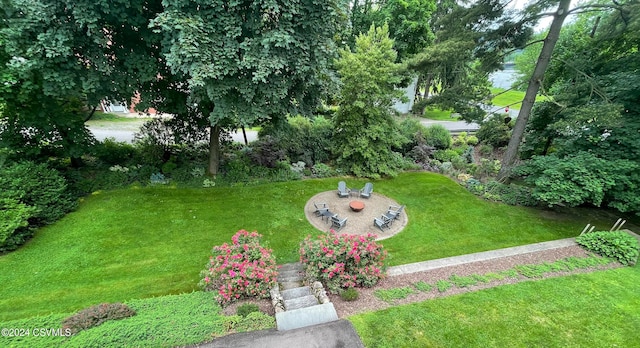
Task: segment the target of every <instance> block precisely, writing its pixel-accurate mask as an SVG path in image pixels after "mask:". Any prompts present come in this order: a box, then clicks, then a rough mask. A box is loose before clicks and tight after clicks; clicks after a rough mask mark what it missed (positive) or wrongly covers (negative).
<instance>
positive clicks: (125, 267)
mask: <svg viewBox="0 0 640 348" xmlns="http://www.w3.org/2000/svg"><path fill="white" fill-rule="evenodd" d="M338 180H339V179H335V178H333V179H315V180H304V181H295V182H285V183H273V184H266V185H254V186H236V187H220V188H210V189H178V188H172V187H147V188H136V187H134V188H130V189H124V190H115V191H108V192H96V193H94V194H93V195H91V196H89V197H87V198H85V199H84V201H83V202H82V203H81V205H80V208H79V209H78V210H77V211H75V212H73V213H71V214H69V215H67V216H66V217H65V218H63V219H62V220H60V221H59V222H57V223H56V224H54V225H51V226H49V227H46V228H43V229H42V230H40V231H39V232H38V233H37V234H36V236H35V237H34V238H33V239H32V240H31V241H30V242H29V243H27V244H26V245H25V246H23V247H22V248H21V249H20V250H18V251H16V252H13V253H10V254H7V255H4V256H1V257H0V268H2V269H3V270H9V271H8V272H7V271H5V272H2V274H0V282H1V283H2V284H3V287H2V288H1V289H0V313H1V314H0V320H2V321H3V322H7V321H9V320H16V319H24V320H21V321H19V322H18V323H29V324H32V323H35V322H37V320H36V319H28V318H30V317H33V316H39V315H45V317H44V318H43V319H42V320H46V318H53V317H55V318H58V319H56V320H60V319H59V318H60V317H61V314H60V313H71V312H73V311H76V310H79V309H81V308H86V307H88V306H91V305H94V304H97V303H103V302H117V301H133V300H135V299H144V298H150V297H156V296H163V295H171V294H183V293H190V292H192V291H194V290H197V287H196V284H197V282H198V280H199V272H200V270H201V269H202V268H203V267H204V265H205V263H206V261H207V258H208V255H209V249H210V248H211V247H212V246H213V245H219V244H222V243H224V242H228V241H229V239H230V237H231V236H232V235H233V234H234V233H235V232H236V231H237V230H239V229H246V230H249V231H252V230H257V231H258V232H259V233H261V234H263V235H264V238H263V241H264V242H265V243H266V244H267V246H268V247H270V248H272V249H273V250H274V254H275V256H276V258H277V261H278V263H287V262H293V261H297V258H298V245H299V242H300V241H301V240H303V239H304V237H305V236H307V235H309V234H316V233H320V232H319V231H316V230H314V228H313V227H311V225H310V224H309V223H308V222H307V221H306V219H305V217H304V211H303V207H304V205H305V203H306V201H307V200H308V199H309V198H310V197H312V196H313V195H315V194H316V193H318V192H322V191H329V190H335V188H336V185H337V181H338ZM340 180H341V179H340ZM346 180H347V182H348V183H349V184H350V185H353V186H354V187H358V186H363V185H364V181H362V180H355V179H346ZM374 185H375V191H376V192H378V193H381V194H384V195H386V196H388V197H391V198H393V199H394V200H396V201H397V202H400V203H401V204H406V206H407V210H406V211H407V214H408V219H409V223H408V225H407V227H406V228H405V229H404V230H403V231H402V232H401V233H400V234H398V235H396V236H394V237H392V238H389V239H386V240H384V241H382V242H381V243H382V244H383V245H384V247H385V248H386V249H387V250H388V251H389V255H390V256H389V261H390V265H400V264H405V263H411V262H416V261H423V260H429V259H436V258H441V257H446V256H454V255H460V254H466V253H473V252H478V251H485V250H491V249H497V248H504V247H509V246H515V245H522V244H528V243H535V242H540V241H547V240H554V239H560V238H566V237H572V236H575V235H577V234H578V233H579V232H580V230H581V229H582V227H583V226H584V225H585V224H586V223H591V224H595V225H597V226H598V227H600V228H606V227H608V225H609V224H610V223H611V222H610V221H608V220H585V219H580V218H575V217H566V216H560V215H553V214H550V212H547V211H543V210H536V209H530V208H522V207H512V206H507V205H504V204H498V203H491V202H487V201H484V200H481V199H480V198H478V197H476V196H474V195H472V194H470V193H469V192H467V191H466V190H465V189H464V188H462V187H460V186H459V185H458V184H457V183H455V182H453V181H452V180H450V179H448V178H447V177H444V176H441V175H438V174H433V173H405V174H401V175H400V176H398V177H397V178H394V179H385V180H380V181H375V182H374ZM372 232H373V231H372ZM623 272H625V271H623ZM626 272H628V271H626ZM602 274H603V275H602V276H605V275H607V277H608V274H613V275H612V276H611V277H613V278H616V277H617V276H616V274H618V273H607V272H602ZM632 274H637V273H632ZM545 282H546V281H545ZM516 286H520V285H516ZM523 286H526V285H523ZM493 291H496V290H493ZM547 291H549V292H555V291H558V289H556V286H555V285H553V286H551V287H550V289H549V290H547ZM566 291H569V290H566ZM572 291H573V290H572ZM484 293H485V292H483V294H484ZM194 294H197V293H194ZM465 296H467V295H465ZM468 296H479V295H473V294H470V295H468ZM482 296H489V297H492V295H482ZM523 297H524V298H526V295H523ZM456 298H459V297H456ZM493 298H494V299H495V300H501V299H502V297H501V295H500V296H495V297H493ZM439 301H440V300H439ZM442 301H453V300H447V299H444V300H442ZM472 301H473V300H472ZM479 301H480V302H482V301H485V300H483V299H481V300H479ZM134 302H135V301H134ZM437 303H439V302H437ZM423 305H427V306H429V304H423ZM514 306H515V305H514ZM402 308H404V307H402ZM402 308H401V309H398V310H401V311H402V310H407V311H409V310H410V309H402ZM407 308H411V307H407ZM449 309H450V310H453V311H458V309H453V308H449ZM384 313H387V312H386V311H385V312H384ZM50 314H51V315H53V317H51V316H49V317H46V315H50ZM212 315H213V316H214V317H216V318H217V316H218V314H215V313H213V314H212ZM394 315H395V314H394ZM442 315H443V316H447V315H450V314H446V313H444V314H442ZM456 315H463V316H465V315H467V314H464V312H460V313H459V314H456ZM356 318H361V316H358V317H356ZM362 318H364V317H362ZM34 320H35V321H34ZM48 320H51V319H48ZM207 320H212V319H207ZM364 320H366V319H354V322H358V321H364ZM12 323H16V322H15V321H14V322H12ZM368 325H371V324H361V328H360V329H359V330H360V334H361V335H362V336H363V339H364V340H365V342H366V341H367V339H366V337H367V331H366V330H369V329H366V330H365V329H363V328H364V327H366V326H368ZM4 326H6V325H3V327H4ZM416 330H419V328H417V329H416ZM487 330H489V329H487ZM376 335H377V334H376ZM199 337H201V336H199ZM395 339H396V338H391V340H392V341H391V342H394V341H393V340H395ZM141 344H142V343H141ZM151 345H152V344H151ZM399 345H403V344H399Z"/></svg>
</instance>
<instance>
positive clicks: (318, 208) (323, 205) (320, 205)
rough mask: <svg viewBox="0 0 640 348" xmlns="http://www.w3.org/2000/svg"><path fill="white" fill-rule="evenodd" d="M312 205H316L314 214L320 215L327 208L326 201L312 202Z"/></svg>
mask: <svg viewBox="0 0 640 348" xmlns="http://www.w3.org/2000/svg"><path fill="white" fill-rule="evenodd" d="M313 206H314V207H316V211H314V212H313V213H314V214H316V216H322V213H324V212H325V211H327V210H329V207H328V206H327V203H315V202H314V203H313Z"/></svg>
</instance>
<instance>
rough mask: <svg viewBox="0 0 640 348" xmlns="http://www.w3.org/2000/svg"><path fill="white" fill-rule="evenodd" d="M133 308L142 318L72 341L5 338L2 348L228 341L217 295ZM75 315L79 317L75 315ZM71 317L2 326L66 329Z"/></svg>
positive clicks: (143, 302)
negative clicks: (216, 337)
mask: <svg viewBox="0 0 640 348" xmlns="http://www.w3.org/2000/svg"><path fill="white" fill-rule="evenodd" d="M127 305H128V306H129V307H130V308H132V309H133V310H135V311H136V315H134V316H133V317H130V318H125V319H120V320H109V321H106V322H105V323H103V324H102V325H99V326H96V327H93V328H91V329H87V330H83V331H80V332H78V333H77V334H75V335H73V336H70V337H66V336H65V333H64V332H62V335H58V336H53V335H48V336H44V337H42V336H36V334H38V333H39V332H31V333H30V334H29V335H25V336H22V337H0V347H31V348H37V347H43V348H44V347H58V346H64V347H127V346H135V347H175V346H184V345H187V344H196V343H200V342H204V341H208V340H211V338H212V334H215V335H224V334H225V324H224V316H223V315H222V314H221V313H220V306H218V305H217V304H216V302H215V300H214V299H213V294H212V293H205V292H194V293H190V294H182V295H173V296H162V297H156V298H149V299H144V300H134V301H130V302H129V303H127ZM70 314H73V313H70ZM70 314H66V315H65V314H53V315H48V316H43V317H36V318H30V319H18V320H13V321H9V322H4V323H2V324H1V325H2V327H7V328H24V329H26V328H29V329H31V330H33V329H34V328H48V329H56V328H60V326H61V322H62V321H63V320H64V319H65V318H66V317H67V316H69V315H70Z"/></svg>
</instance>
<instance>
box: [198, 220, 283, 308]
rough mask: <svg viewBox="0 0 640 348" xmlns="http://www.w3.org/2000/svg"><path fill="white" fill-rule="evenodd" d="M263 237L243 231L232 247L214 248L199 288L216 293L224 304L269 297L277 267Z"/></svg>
mask: <svg viewBox="0 0 640 348" xmlns="http://www.w3.org/2000/svg"><path fill="white" fill-rule="evenodd" d="M261 238H262V235H260V234H258V233H256V232H251V233H249V232H247V231H245V230H240V231H238V232H237V233H236V234H235V235H233V237H232V238H231V244H227V243H224V244H222V245H220V246H214V247H213V250H212V251H211V254H212V255H211V257H210V258H209V263H207V265H206V269H204V270H203V271H202V272H200V276H201V277H202V280H201V281H200V283H199V284H198V285H199V286H200V287H201V288H203V289H204V290H205V291H216V292H217V293H216V299H217V300H218V302H220V303H221V304H227V303H230V302H233V301H236V300H238V299H241V298H245V297H259V298H266V297H268V296H269V290H271V288H272V287H273V286H274V285H275V284H276V276H277V268H276V260H275V257H274V256H273V254H272V250H270V249H267V248H264V247H263V246H261V245H260V240H261Z"/></svg>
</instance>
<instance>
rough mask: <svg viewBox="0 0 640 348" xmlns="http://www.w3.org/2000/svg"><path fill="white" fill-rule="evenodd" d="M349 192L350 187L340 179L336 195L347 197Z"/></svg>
mask: <svg viewBox="0 0 640 348" xmlns="http://www.w3.org/2000/svg"><path fill="white" fill-rule="evenodd" d="M350 192H351V189H349V188H348V187H347V184H346V183H345V182H344V181H340V182H339V183H338V197H340V198H344V197H349V193H350Z"/></svg>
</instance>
